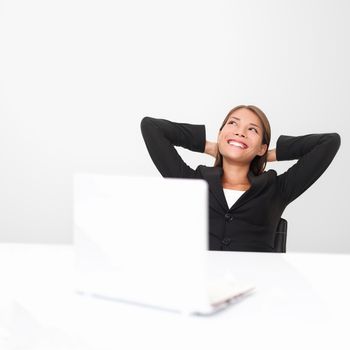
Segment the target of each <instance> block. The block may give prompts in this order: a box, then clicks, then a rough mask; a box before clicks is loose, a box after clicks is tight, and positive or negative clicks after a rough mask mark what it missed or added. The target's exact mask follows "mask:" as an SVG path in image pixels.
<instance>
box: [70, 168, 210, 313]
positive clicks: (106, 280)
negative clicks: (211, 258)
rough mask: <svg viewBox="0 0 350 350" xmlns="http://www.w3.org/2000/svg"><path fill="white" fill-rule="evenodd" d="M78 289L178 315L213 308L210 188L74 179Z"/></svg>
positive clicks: (190, 182)
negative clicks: (209, 255) (210, 292)
mask: <svg viewBox="0 0 350 350" xmlns="http://www.w3.org/2000/svg"><path fill="white" fill-rule="evenodd" d="M73 205H74V213H73V220H74V244H75V249H76V253H77V266H78V281H79V282H78V284H79V285H78V289H79V290H80V291H83V292H86V293H91V294H94V295H99V296H102V297H107V298H113V299H118V300H124V301H130V302H134V303H139V304H145V305H150V306H155V307H161V308H166V309H172V310H180V311H188V312H191V311H192V310H197V309H203V308H205V307H206V306H207V305H208V304H209V299H208V294H207V290H206V288H205V286H206V283H207V281H206V266H205V255H206V251H207V249H208V184H207V182H206V181H205V180H202V179H180V178H158V177H145V176H124V175H110V174H108V175H107V174H92V173H76V174H74V204H73Z"/></svg>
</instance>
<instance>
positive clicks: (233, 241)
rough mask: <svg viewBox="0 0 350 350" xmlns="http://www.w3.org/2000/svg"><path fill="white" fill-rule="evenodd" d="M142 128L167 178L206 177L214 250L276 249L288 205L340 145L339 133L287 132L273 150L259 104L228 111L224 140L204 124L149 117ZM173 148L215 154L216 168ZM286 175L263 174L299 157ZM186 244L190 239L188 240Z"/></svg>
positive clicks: (322, 170) (326, 164) (143, 120)
mask: <svg viewBox="0 0 350 350" xmlns="http://www.w3.org/2000/svg"><path fill="white" fill-rule="evenodd" d="M141 132H142V136H143V138H144V141H145V144H146V147H147V149H148V152H149V154H150V156H151V158H152V160H153V162H154V164H155V166H156V167H157V168H158V170H159V172H160V173H161V174H162V176H163V177H179V178H198V179H204V180H206V181H207V182H208V185H209V249H210V250H241V251H265V252H272V251H274V249H275V247H274V244H275V240H274V238H275V232H276V228H277V226H278V224H279V222H280V219H281V215H282V213H283V211H284V210H285V208H286V207H287V205H289V204H290V203H291V202H292V201H294V200H295V199H296V198H298V197H299V196H300V195H301V194H302V193H303V192H304V191H306V190H307V189H308V188H309V187H310V186H311V185H312V184H313V183H314V182H315V181H316V180H317V179H318V178H319V177H320V176H321V175H322V174H323V173H324V172H325V170H326V169H327V168H328V166H329V165H330V163H331V162H332V160H333V158H334V157H335V155H336V153H337V151H338V149H339V147H340V136H339V134H338V133H324V134H306V135H302V136H287V135H280V136H279V138H278V140H277V143H276V149H272V150H268V147H269V144H270V139H271V128H270V124H269V121H268V119H267V117H266V115H265V114H264V113H263V112H262V111H261V110H260V109H259V108H258V107H256V106H253V105H248V106H245V105H239V106H237V107H235V108H233V109H231V110H230V111H229V113H228V114H227V116H226V118H225V119H224V121H223V123H222V125H221V127H220V129H219V133H218V137H217V142H210V141H207V140H206V129H205V125H194V124H187V123H176V122H172V121H170V120H166V119H160V118H151V117H144V118H143V119H142V121H141ZM174 146H181V147H184V148H186V149H189V150H192V151H194V152H204V153H207V154H209V155H211V156H213V157H215V163H214V165H213V166H212V167H208V166H205V165H199V166H198V167H197V168H196V169H192V168H191V167H189V166H188V165H187V164H186V163H185V162H184V161H183V160H182V158H181V157H180V156H179V154H178V153H177V151H176V149H175V147H174ZM294 159H297V160H298V161H297V163H296V164H294V165H293V166H291V167H290V168H289V169H288V170H287V171H286V172H284V173H283V174H280V175H277V172H276V171H275V170H273V169H270V170H268V171H264V169H265V166H266V162H268V161H275V160H278V161H282V160H294ZM184 244H185V242H184Z"/></svg>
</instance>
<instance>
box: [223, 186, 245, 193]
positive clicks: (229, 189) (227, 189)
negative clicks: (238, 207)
mask: <svg viewBox="0 0 350 350" xmlns="http://www.w3.org/2000/svg"><path fill="white" fill-rule="evenodd" d="M222 189H223V190H224V191H225V190H226V191H235V192H246V191H247V190H232V189H231V188H224V187H223V188H222Z"/></svg>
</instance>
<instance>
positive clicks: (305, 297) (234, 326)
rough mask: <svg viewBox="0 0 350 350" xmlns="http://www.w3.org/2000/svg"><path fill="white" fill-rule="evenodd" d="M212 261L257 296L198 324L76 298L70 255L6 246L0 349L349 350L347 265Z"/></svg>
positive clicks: (67, 248) (325, 259)
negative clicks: (252, 286)
mask: <svg viewBox="0 0 350 350" xmlns="http://www.w3.org/2000/svg"><path fill="white" fill-rule="evenodd" d="M209 254H210V258H211V266H212V268H213V269H220V268H221V267H225V268H227V267H228V266H232V272H233V273H234V274H235V276H237V278H238V279H239V278H242V279H243V278H244V279H246V280H249V281H252V282H253V283H254V284H255V286H256V291H255V292H254V293H253V294H251V295H250V296H249V297H246V298H245V299H243V300H241V301H239V302H238V303H236V304H233V305H231V306H230V307H229V308H227V309H226V310H224V311H222V312H219V313H217V314H214V315H212V316H206V317H200V316H185V315H182V314H178V313H173V312H168V311H161V310H157V309H152V308H148V307H142V306H136V305H131V304H126V303H121V302H112V301H106V300H98V299H94V298H90V297H86V296H85V297H84V296H80V295H77V294H76V293H74V262H75V260H74V250H73V246H72V245H45V244H42V245H40V244H37V245H36V244H11V243H10V244H5V243H2V244H0V276H1V288H0V297H1V302H0V311H1V312H0V349H1V350H2V349H4V350H5V349H22V348H23V349H86V350H89V349H99V350H100V349H141V348H145V349H148V348H152V349H158V348H159V349H166V350H168V349H255V348H259V349H306V348H309V347H310V348H312V349H320V348H321V349H323V348H324V349H326V348H327V349H329V348H332V349H350V340H349V334H348V333H349V330H350V301H349V296H350V278H349V275H350V274H349V270H350V269H349V268H350V255H345V254H318V253H287V254H275V253H244V252H209ZM21 346H22V347H21Z"/></svg>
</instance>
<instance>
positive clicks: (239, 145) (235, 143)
mask: <svg viewBox="0 0 350 350" xmlns="http://www.w3.org/2000/svg"><path fill="white" fill-rule="evenodd" d="M229 144H230V145H234V146H237V147H241V148H245V147H244V146H243V145H242V144H240V143H238V142H235V141H230V142H229Z"/></svg>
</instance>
